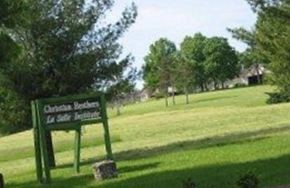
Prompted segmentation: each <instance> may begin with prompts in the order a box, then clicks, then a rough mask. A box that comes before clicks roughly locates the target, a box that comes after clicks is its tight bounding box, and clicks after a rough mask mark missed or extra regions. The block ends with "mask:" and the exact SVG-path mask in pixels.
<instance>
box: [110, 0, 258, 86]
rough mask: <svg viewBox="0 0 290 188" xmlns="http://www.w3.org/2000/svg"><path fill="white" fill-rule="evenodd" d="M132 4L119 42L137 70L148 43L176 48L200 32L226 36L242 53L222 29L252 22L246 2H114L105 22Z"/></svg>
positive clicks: (141, 0) (240, 47) (242, 0)
mask: <svg viewBox="0 0 290 188" xmlns="http://www.w3.org/2000/svg"><path fill="white" fill-rule="evenodd" d="M132 1H134V2H135V3H136V4H137V6H138V17H137V20H136V23H135V24H134V25H132V27H131V28H130V30H129V31H128V32H126V33H125V36H124V37H123V38H122V39H121V40H120V42H121V44H123V46H124V53H125V54H126V53H132V55H133V56H134V57H135V60H136V61H135V66H136V67H138V68H139V69H140V68H141V66H142V64H144V61H143V58H144V56H145V55H146V54H147V53H148V51H149V46H150V44H152V43H153V42H155V41H156V40H158V39H159V38H161V37H167V38H168V39H170V40H171V41H173V42H175V43H176V45H177V46H179V44H180V43H181V42H182V40H183V38H184V37H185V36H186V35H194V34H195V33H197V32H201V33H203V34H204V35H206V36H223V37H227V38H228V39H229V42H230V44H231V45H232V46H234V47H235V48H236V49H237V50H238V51H242V50H244V48H245V46H244V45H243V44H242V43H241V42H238V41H236V40H234V39H232V38H231V35H230V33H228V32H227V30H226V28H234V27H240V26H243V27H245V28H251V27H253V25H254V23H255V21H256V16H255V15H254V13H253V12H252V10H251V8H250V6H249V5H248V4H247V3H246V0H115V5H114V8H113V10H112V12H111V13H110V15H109V17H108V19H109V20H114V19H115V18H118V17H119V15H120V14H121V12H122V10H124V8H125V7H126V6H128V5H130V4H131V2H132ZM141 86H142V84H141V83H138V87H139V88H140V87H141Z"/></svg>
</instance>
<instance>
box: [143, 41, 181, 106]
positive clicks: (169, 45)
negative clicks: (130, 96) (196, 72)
mask: <svg viewBox="0 0 290 188" xmlns="http://www.w3.org/2000/svg"><path fill="white" fill-rule="evenodd" d="M175 53H176V46H175V44H174V43H173V42H171V41H169V40H168V39H166V38H161V39H159V40H158V41H156V42H155V43H154V44H152V45H151V46H150V52H149V54H148V55H147V56H146V57H145V59H144V60H145V65H144V67H143V78H144V80H145V83H146V85H147V86H148V87H150V88H152V89H159V91H161V92H162V93H163V94H164V96H165V100H166V103H165V105H166V106H168V101H167V97H168V87H170V86H172V85H173V81H174V79H173V76H174V72H173V71H174V57H175Z"/></svg>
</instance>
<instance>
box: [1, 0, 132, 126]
mask: <svg viewBox="0 0 290 188" xmlns="http://www.w3.org/2000/svg"><path fill="white" fill-rule="evenodd" d="M7 2H8V1H7ZM25 2H27V3H28V4H29V7H27V8H26V9H27V10H26V11H27V12H28V14H27V15H29V16H28V17H27V18H26V22H25V23H24V24H15V29H9V30H7V31H6V33H7V34H8V35H9V36H11V37H12V38H13V39H14V41H15V42H16V43H17V44H19V46H20V47H21V49H22V52H21V54H20V57H19V58H18V59H17V61H12V62H8V61H5V62H4V63H1V65H0V72H1V74H2V76H3V77H4V78H5V80H7V82H9V84H1V85H0V88H2V89H3V88H5V89H9V90H12V91H14V92H15V93H16V94H17V95H18V96H19V97H20V98H21V101H23V102H24V104H25V106H29V102H30V101H31V100H34V99H37V98H46V97H54V96H64V95H69V94H77V93H82V92H89V91H93V90H108V89H109V88H110V87H111V85H110V83H114V82H111V81H112V80H114V73H115V72H114V71H112V69H113V67H115V66H120V67H122V66H124V64H122V63H120V64H118V63H116V60H117V59H119V58H120V55H121V52H122V47H121V45H120V44H119V43H118V39H119V38H120V37H121V36H122V35H123V34H124V32H125V31H126V30H127V29H128V28H129V27H130V26H131V25H132V24H133V23H134V22H135V18H136V16H137V10H136V6H135V5H134V4H132V6H131V7H128V8H126V9H125V10H124V12H123V13H122V16H121V18H120V20H119V21H117V22H116V23H113V24H107V25H105V24H103V23H104V21H103V20H104V18H105V15H106V12H107V11H108V10H110V9H111V7H112V6H113V0H93V1H90V3H89V4H88V1H85V0H82V1H79V0H71V1H64V0H60V1H55V0H48V1H39V0H27V1H25ZM125 65H126V64H125ZM123 70H124V69H123ZM118 74H119V73H118ZM114 84H115V83H114ZM11 108H13V109H14V110H16V109H17V108H18V107H17V106H14V107H11ZM19 110H20V109H19ZM25 113H26V115H25V117H26V118H25V121H23V122H26V123H25V124H22V125H21V127H22V128H30V127H31V123H30V119H31V118H30V111H29V108H28V109H26V110H25Z"/></svg>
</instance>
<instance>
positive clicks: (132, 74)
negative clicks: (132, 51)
mask: <svg viewBox="0 0 290 188" xmlns="http://www.w3.org/2000/svg"><path fill="white" fill-rule="evenodd" d="M133 61H134V59H133V57H131V56H130V55H129V56H127V58H125V59H124V60H122V61H121V62H119V64H115V66H114V67H112V71H114V72H115V73H114V79H113V80H112V81H111V82H112V83H111V84H110V85H111V87H110V88H109V89H108V91H107V95H108V99H109V100H110V101H111V102H112V103H113V105H114V107H115V108H116V109H117V115H118V116H119V115H121V106H122V105H124V102H125V99H126V97H127V96H128V94H130V93H132V92H134V91H135V85H136V83H135V82H136V80H137V79H138V78H139V76H140V73H139V72H138V71H137V70H136V68H134V67H133V66H132V62H133ZM120 64H122V66H119V65H120ZM125 73H126V74H125Z"/></svg>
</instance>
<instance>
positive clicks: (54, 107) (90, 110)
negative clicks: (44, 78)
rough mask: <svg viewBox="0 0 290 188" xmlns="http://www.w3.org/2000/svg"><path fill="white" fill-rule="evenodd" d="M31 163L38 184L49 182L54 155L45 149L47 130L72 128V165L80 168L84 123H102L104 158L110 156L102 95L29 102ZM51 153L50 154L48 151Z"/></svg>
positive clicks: (104, 103)
mask: <svg viewBox="0 0 290 188" xmlns="http://www.w3.org/2000/svg"><path fill="white" fill-rule="evenodd" d="M31 109H32V120H33V135H34V148H35V163H36V175H37V180H38V181H39V182H40V183H49V182H50V181H51V174H50V169H51V164H52V163H54V161H50V160H54V157H51V156H50V155H51V154H50V153H49V152H51V151H48V145H47V140H46V137H47V134H50V132H51V131H68V130H74V131H75V132H76V134H75V156H74V168H75V170H76V172H79V171H80V148H81V128H82V126H84V125H90V124H95V123H102V124H103V128H104V140H105V147H106V152H107V159H111V160H112V159H113V155H112V149H111V141H110V133H109V124H108V117H107V111H106V101H105V97H104V95H103V94H93V95H77V96H67V97H60V98H51V99H40V100H35V101H32V102H31ZM52 154H53V153H52Z"/></svg>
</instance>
